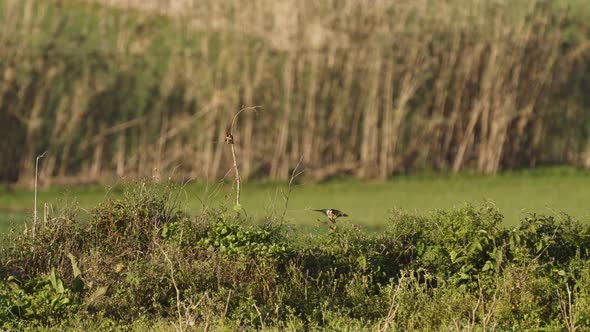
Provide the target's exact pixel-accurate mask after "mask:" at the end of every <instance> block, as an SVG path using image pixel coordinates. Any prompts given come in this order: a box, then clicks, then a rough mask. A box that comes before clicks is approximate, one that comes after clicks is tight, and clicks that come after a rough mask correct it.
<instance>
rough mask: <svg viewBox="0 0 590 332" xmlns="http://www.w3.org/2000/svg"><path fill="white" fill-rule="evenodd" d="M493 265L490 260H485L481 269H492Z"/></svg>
mask: <svg viewBox="0 0 590 332" xmlns="http://www.w3.org/2000/svg"><path fill="white" fill-rule="evenodd" d="M493 267H494V264H493V263H492V262H490V261H486V263H485V264H484V266H483V268H482V269H481V270H482V271H484V272H485V271H487V270H489V269H492V268H493Z"/></svg>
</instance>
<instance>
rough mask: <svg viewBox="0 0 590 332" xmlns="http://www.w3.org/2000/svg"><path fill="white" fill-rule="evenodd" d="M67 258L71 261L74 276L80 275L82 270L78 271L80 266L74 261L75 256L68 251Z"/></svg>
mask: <svg viewBox="0 0 590 332" xmlns="http://www.w3.org/2000/svg"><path fill="white" fill-rule="evenodd" d="M68 258H69V259H70V262H71V263H72V270H73V271H74V278H76V277H78V276H80V275H81V274H82V272H81V271H80V268H78V262H77V261H76V257H74V255H72V253H71V252H69V253H68Z"/></svg>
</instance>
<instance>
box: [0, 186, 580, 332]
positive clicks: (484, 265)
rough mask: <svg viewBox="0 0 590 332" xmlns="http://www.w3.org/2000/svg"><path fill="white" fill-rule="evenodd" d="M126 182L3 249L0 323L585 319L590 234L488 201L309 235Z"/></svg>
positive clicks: (555, 323) (338, 325) (420, 326)
mask: <svg viewBox="0 0 590 332" xmlns="http://www.w3.org/2000/svg"><path fill="white" fill-rule="evenodd" d="M170 193H171V190H170V189H169V188H163V189H162V188H157V187H154V186H150V185H147V186H146V185H138V186H135V187H132V188H130V189H129V190H128V192H127V193H126V194H125V195H123V198H121V199H111V198H108V197H107V198H106V200H105V201H104V202H102V203H101V204H99V205H98V206H97V207H96V208H95V209H94V211H92V213H91V214H90V216H91V217H90V218H89V220H83V218H80V216H79V215H77V214H76V211H72V210H66V211H62V212H60V213H58V214H56V215H54V216H52V218H50V222H49V223H48V225H46V226H43V227H41V228H39V229H38V230H37V232H36V234H35V236H33V235H32V232H21V233H14V234H12V235H9V238H7V240H8V241H7V242H6V243H5V245H4V246H3V247H2V251H1V253H0V329H8V330H10V329H47V330H53V329H56V330H68V329H71V330H76V329H81V328H84V329H91V330H92V329H96V330H109V329H110V330H115V329H128V330H142V329H146V328H149V329H157V330H172V329H175V328H180V329H182V330H190V329H203V328H208V327H211V326H216V327H218V328H220V329H223V328H226V329H230V330H235V329H240V330H244V329H245V330H249V329H275V330H319V329H328V330H347V329H349V330H363V329H366V330H375V329H386V330H387V329H390V330H449V329H451V330H473V329H483V330H524V329H532V330H537V329H546V330H564V329H569V330H572V329H573V328H582V329H584V328H587V327H589V326H590V297H589V296H590V259H589V251H588V248H589V244H590V225H589V224H588V223H583V222H580V221H577V220H574V219H573V218H571V217H569V216H567V215H556V216H541V215H534V214H532V215H529V216H527V217H526V218H524V219H523V220H522V221H521V223H520V224H519V225H518V226H516V227H513V228H505V227H503V226H502V225H503V216H502V215H501V214H500V212H499V211H498V209H497V208H496V207H494V206H493V205H492V204H490V203H486V204H483V205H480V206H471V205H464V206H461V207H458V208H455V209H452V210H436V211H433V212H431V213H429V214H425V215H418V214H415V213H407V212H404V211H403V210H393V211H392V212H391V213H390V216H389V220H387V225H388V226H387V229H386V230H385V231H384V232H383V233H379V234H374V233H367V232H365V231H363V230H359V229H357V228H355V227H354V226H352V225H350V224H347V223H342V224H338V225H337V227H336V228H335V229H333V230H330V231H328V232H326V233H322V234H318V235H316V236H313V237H304V236H296V235H294V234H293V232H291V231H287V228H286V226H284V225H283V226H281V225H279V224H278V223H277V224H274V223H272V222H270V223H266V224H265V225H262V226H261V225H255V223H253V222H252V220H251V219H249V218H248V217H246V216H245V215H243V214H236V212H235V211H231V210H226V209H223V208H222V209H218V210H217V209H208V210H206V211H204V212H202V213H200V214H198V215H191V214H189V213H187V212H184V211H181V209H179V208H178V207H177V204H176V203H175V201H174V197H173V196H172V195H171V194H170Z"/></svg>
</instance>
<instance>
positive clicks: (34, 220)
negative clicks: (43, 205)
mask: <svg viewBox="0 0 590 332" xmlns="http://www.w3.org/2000/svg"><path fill="white" fill-rule="evenodd" d="M46 153H47V151H45V152H43V154H42V155H39V156H37V159H36V160H35V209H34V210H33V238H35V230H36V229H37V178H38V175H39V159H41V158H43V157H45V154H46Z"/></svg>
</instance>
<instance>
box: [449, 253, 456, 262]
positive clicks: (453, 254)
mask: <svg viewBox="0 0 590 332" xmlns="http://www.w3.org/2000/svg"><path fill="white" fill-rule="evenodd" d="M449 254H450V256H451V262H453V263H455V259H456V258H457V252H456V251H455V250H453V251H451V252H450V253H449Z"/></svg>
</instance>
